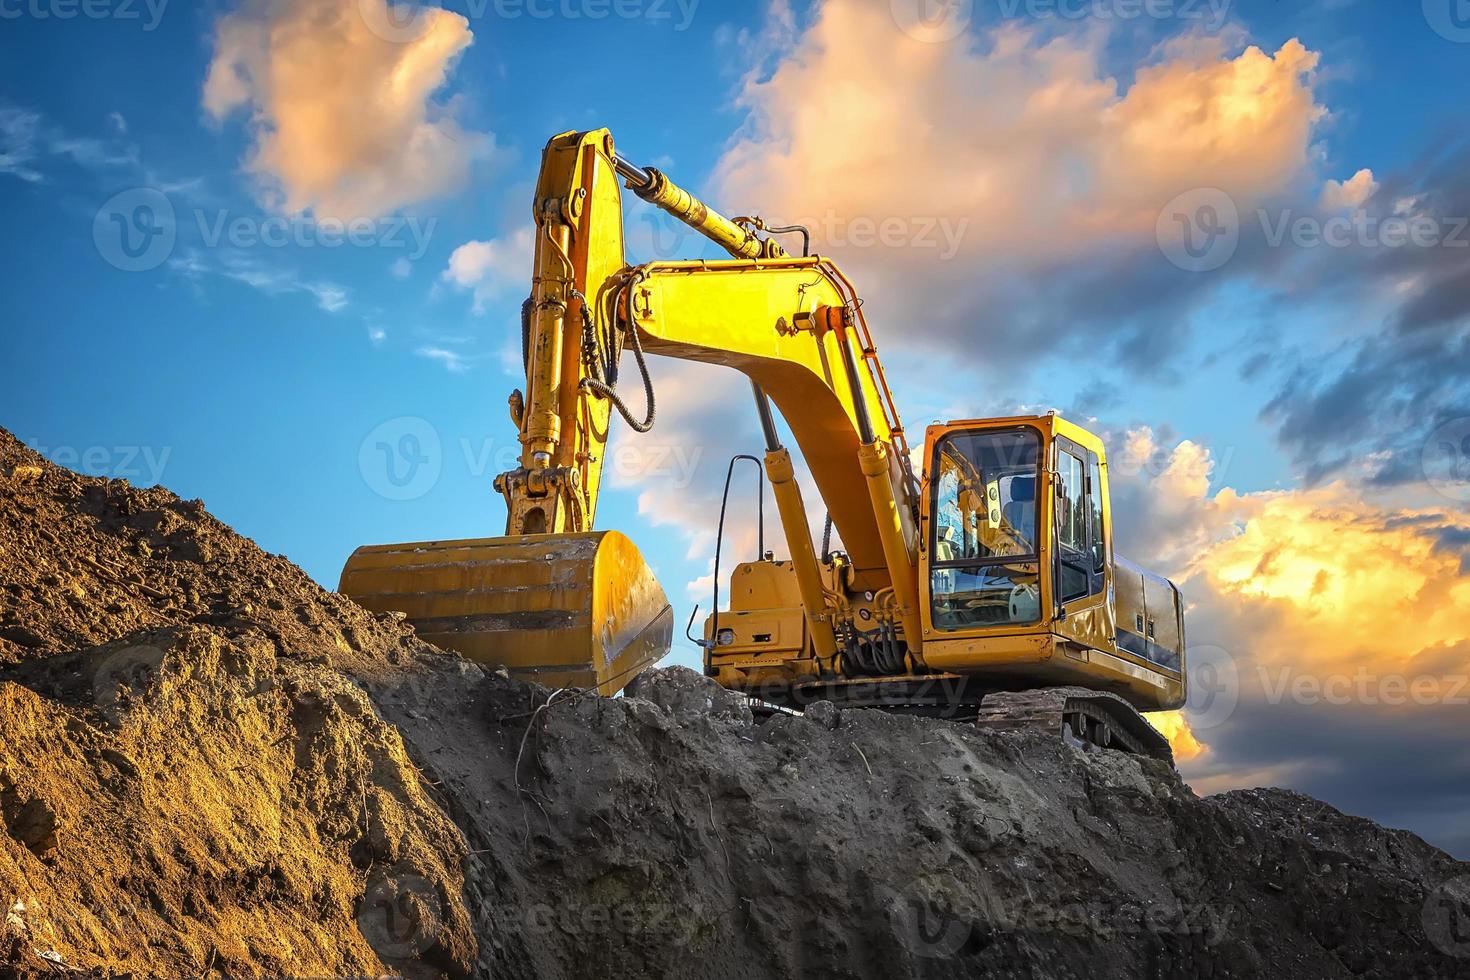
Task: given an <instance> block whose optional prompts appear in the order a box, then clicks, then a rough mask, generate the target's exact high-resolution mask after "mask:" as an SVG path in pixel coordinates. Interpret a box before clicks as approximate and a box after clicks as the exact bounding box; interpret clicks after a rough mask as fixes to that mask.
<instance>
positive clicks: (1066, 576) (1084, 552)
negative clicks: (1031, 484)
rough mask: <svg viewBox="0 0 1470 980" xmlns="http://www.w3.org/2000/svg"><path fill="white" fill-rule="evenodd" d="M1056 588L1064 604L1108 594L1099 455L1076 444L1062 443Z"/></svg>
mask: <svg viewBox="0 0 1470 980" xmlns="http://www.w3.org/2000/svg"><path fill="white" fill-rule="evenodd" d="M1056 535H1057V556H1056V558H1057V563H1056V571H1057V583H1058V590H1059V592H1060V593H1061V600H1062V602H1071V601H1072V600H1074V599H1081V598H1083V597H1085V596H1089V595H1098V594H1099V593H1101V592H1102V590H1103V577H1104V570H1105V567H1106V564H1107V542H1106V540H1105V539H1104V534H1103V517H1102V468H1101V465H1100V463H1099V461H1098V457H1097V454H1096V453H1094V452H1092V451H1090V450H1085V449H1083V448H1082V447H1081V446H1078V445H1077V444H1076V443H1074V442H1072V441H1071V440H1059V441H1058V443H1057V486H1056Z"/></svg>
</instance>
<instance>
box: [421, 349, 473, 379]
mask: <svg viewBox="0 0 1470 980" xmlns="http://www.w3.org/2000/svg"><path fill="white" fill-rule="evenodd" d="M414 353H415V354H417V355H418V356H419V357H426V358H428V359H429V360H431V361H438V362H439V363H440V364H442V365H444V370H446V371H448V372H449V373H450V374H463V373H464V372H466V371H468V370H469V369H470V366H469V362H468V360H467V359H466V358H465V356H464V355H463V354H461V353H459V352H458V351H453V350H450V349H449V348H447V347H420V348H419V349H418V350H416V351H414Z"/></svg>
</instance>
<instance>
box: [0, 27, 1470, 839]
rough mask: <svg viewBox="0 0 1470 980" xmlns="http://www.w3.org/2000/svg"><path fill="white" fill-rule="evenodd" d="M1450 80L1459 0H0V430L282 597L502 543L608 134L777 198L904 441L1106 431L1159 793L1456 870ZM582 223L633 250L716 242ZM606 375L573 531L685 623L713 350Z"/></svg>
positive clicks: (1455, 323) (1468, 452)
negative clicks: (1014, 428) (804, 234)
mask: <svg viewBox="0 0 1470 980" xmlns="http://www.w3.org/2000/svg"><path fill="white" fill-rule="evenodd" d="M1467 69H1470V12H1467V11H1466V10H1465V5H1464V4H1463V2H1461V0H1422V3H1421V2H1406V3H1394V4H1387V3H1377V2H1368V0H1322V2H1305V0H1303V2H1298V3H1290V4H1283V3H1278V2H1272V0H1234V2H1231V0H973V2H966V0H950V2H943V0H861V2H859V0H846V2H839V0H827V2H824V3H823V2H811V3H804V2H798V0H789V2H788V0H763V2H759V3H757V2H750V3H739V4H735V3H716V2H714V0H683V2H680V0H443V2H442V4H440V5H427V6H414V7H409V6H398V7H393V8H390V7H389V6H388V5H387V3H386V0H240V2H211V0H203V2H196V3H188V4H185V3H183V2H181V0H172V2H169V0H0V213H3V214H4V215H5V216H6V218H7V224H8V227H9V229H10V233H9V234H7V235H5V236H4V237H3V238H0V260H3V268H4V278H3V285H4V289H3V294H4V307H3V313H4V317H3V320H0V366H3V383H0V425H3V426H5V427H6V428H8V429H10V430H11V431H13V432H14V433H15V434H16V435H17V436H19V437H20V438H21V439H23V440H24V441H25V442H27V443H28V444H29V445H31V446H32V447H33V448H36V449H37V450H39V451H41V452H42V453H44V454H45V455H47V456H48V457H49V458H51V459H52V460H54V461H56V462H58V463H61V464H63V465H67V466H71V467H72V468H74V469H78V470H81V471H83V472H87V473H91V474H94V475H103V476H110V477H122V478H128V479H130V480H131V481H132V482H133V483H135V484H144V485H146V484H152V483H163V484H166V485H167V486H169V487H170V488H171V489H173V490H174V491H176V492H177V493H179V494H180V495H182V496H184V497H190V498H195V497H197V498H202V499H203V500H204V501H205V502H206V504H207V505H208V506H209V507H210V509H211V510H212V511H213V512H214V513H215V514H217V515H218V516H219V517H220V518H222V519H223V520H225V521H227V522H229V523H230V524H232V525H233V526H234V527H236V528H237V529H238V530H240V531H241V532H242V533H244V534H247V535H249V536H250V537H252V538H254V539H255V540H256V541H258V542H259V543H260V544H261V546H262V547H264V548H266V549H267V550H269V551H272V552H276V553H281V554H285V555H287V556H289V557H290V558H291V559H293V560H294V561H296V562H297V563H299V564H300V565H302V566H303V567H304V568H305V569H306V570H307V571H308V572H309V573H310V574H311V575H313V576H314V577H315V578H316V579H317V580H318V581H320V582H321V583H322V584H323V585H326V586H328V587H335V585H336V581H337V576H338V573H339V572H340V569H341V566H342V563H343V562H344V561H345V559H346V558H347V556H348V555H349V554H350V553H351V551H352V549H353V548H354V547H356V546H358V545H360V544H369V543H384V542H392V541H416V540H426V539H445V538H456V537H478V536H490V535H494V534H498V533H500V531H501V529H502V527H503V522H504V505H503V503H502V502H501V501H500V499H499V497H498V495H496V494H495V493H494V491H493V489H492V488H491V480H492V479H493V478H494V476H495V475H496V474H497V473H499V472H500V471H502V470H504V469H508V468H510V466H511V465H512V461H513V459H514V457H515V455H516V453H517V449H518V446H517V443H516V441H515V429H514V427H513V425H512V424H511V421H510V417H509V413H508V412H507V411H506V409H505V407H504V405H505V401H504V399H505V397H506V395H507V394H508V393H509V391H510V389H511V388H513V387H517V386H520V385H521V384H522V379H521V378H520V377H519V374H520V368H519V351H518V344H519V337H518V327H517V314H518V309H519V305H520V301H521V299H522V298H523V297H524V296H525V294H526V292H527V290H528V287H529V281H528V280H529V262H530V259H529V255H530V237H529V228H530V220H531V216H530V210H529V205H530V197H531V188H532V183H533V181H534V179H535V169H536V166H537V160H538V154H539V150H540V147H541V146H542V145H543V144H544V142H545V141H546V139H547V138H549V137H550V136H551V135H553V134H555V133H558V132H562V131H565V130H570V129H592V128H597V127H603V126H606V127H609V128H610V129H611V130H612V131H613V133H614V134H615V136H616V138H617V141H618V146H619V149H620V151H621V152H623V153H624V154H625V155H626V156H628V157H629V158H631V159H633V160H634V161H636V162H639V163H643V164H647V165H655V166H658V167H661V168H663V169H665V170H667V171H668V172H669V173H670V174H671V175H672V176H674V178H675V179H676V180H678V181H680V182H681V183H683V184H685V185H686V186H688V187H691V188H692V189H695V190H696V191H698V192H699V193H700V194H701V195H702V196H704V197H705V199H706V200H708V201H709V202H710V203H711V204H712V205H714V206H716V207H718V208H721V209H722V210H724V211H725V212H726V213H730V214H749V213H759V214H761V215H763V216H765V217H766V218H768V219H770V220H772V221H773V222H793V221H799V222H803V223H806V224H809V225H810V226H812V228H813V230H814V233H815V237H816V247H817V249H818V250H819V251H821V252H822V253H823V254H827V255H830V256H832V257H834V258H835V259H837V261H838V262H839V263H841V264H842V265H843V267H844V268H845V269H846V270H847V271H848V273H849V275H850V276H851V277H852V278H853V279H854V281H855V282H856V283H857V286H858V290H859V292H860V293H861V294H862V296H863V300H864V303H865V306H864V309H865V312H866V314H867V317H868V319H869V322H870V323H871V324H872V327H873V330H874V334H875V337H876V339H877V343H878V346H879V349H880V352H881V355H882V357H883V359H884V362H885V364H886V366H887V369H888V373H889V378H890V381H891V383H892V385H893V388H894V390H895V393H896V397H897V402H898V407H899V411H900V413H901V414H902V416H903V418H904V419H905V420H906V422H907V425H908V428H909V431H910V432H911V433H916V432H918V431H919V430H921V429H922V428H923V426H924V425H926V424H928V423H930V422H934V421H940V420H947V419H954V418H975V417H984V416H990V415H1001V414H1013V413H1016V412H1038V411H1046V410H1049V409H1056V410H1058V411H1061V412H1062V413H1063V414H1064V415H1066V416H1068V417H1070V418H1072V419H1074V420H1075V421H1078V422H1080V423H1082V424H1084V425H1087V426H1089V427H1090V428H1092V429H1094V430H1095V431H1097V432H1098V433H1099V434H1101V435H1102V436H1103V437H1104V438H1105V440H1106V442H1107V444H1108V448H1109V452H1110V455H1111V472H1112V478H1113V481H1114V484H1115V490H1114V494H1115V498H1116V502H1115V509H1116V512H1117V514H1116V521H1117V525H1118V542H1119V550H1120V551H1121V552H1123V553H1125V554H1128V555H1129V556H1131V557H1134V558H1135V559H1138V560H1140V561H1143V562H1145V563H1147V564H1149V565H1151V566H1152V567H1154V568H1156V569H1157V570H1159V571H1160V572H1163V573H1165V574H1168V575H1170V576H1172V577H1173V578H1174V579H1175V580H1176V581H1177V582H1179V583H1180V585H1181V587H1182V589H1183V591H1184V594H1185V596H1186V600H1187V602H1188V604H1189V605H1188V611H1187V626H1188V632H1189V638H1190V658H1191V662H1192V664H1193V665H1194V666H1193V668H1192V671H1191V678H1192V689H1193V694H1192V696H1191V703H1190V705H1189V706H1188V707H1187V709H1186V710H1185V712H1184V713H1183V715H1182V716H1179V717H1166V718H1162V719H1161V720H1160V723H1161V724H1163V725H1166V726H1167V727H1168V728H1169V730H1170V732H1171V736H1172V737H1173V739H1174V742H1175V746H1176V751H1177V753H1178V756H1179V759H1180V764H1181V770H1182V771H1183V773H1184V775H1185V776H1186V778H1187V779H1188V780H1189V781H1190V783H1191V785H1193V786H1194V787H1195V789H1196V791H1198V792H1201V793H1210V792H1218V791H1223V790H1228V789H1231V788H1237V787H1246V786H1254V785H1278V786H1286V787H1290V788H1293V789H1297V790H1300V791H1302V792H1305V793H1309V794H1312V795H1314V796H1318V797H1320V798H1322V799H1325V800H1327V801H1328V802H1330V803H1332V804H1334V805H1336V806H1338V807H1340V808H1342V809H1344V810H1347V811H1349V812H1352V813H1358V814H1362V815H1365V816H1369V817H1372V818H1374V819H1377V820H1380V821H1382V822H1384V823H1387V824H1389V825H1391V826H1396V827H1406V828H1408V829H1411V830H1414V831H1415V832H1417V833H1420V834H1421V835H1423V836H1425V837H1426V838H1427V839H1429V840H1430V841H1431V842H1433V843H1435V844H1437V845H1439V846H1441V847H1443V848H1446V849H1447V850H1450V851H1451V852H1453V853H1455V854H1457V855H1458V856H1460V857H1470V822H1467V819H1466V814H1470V746H1467V744H1466V742H1465V740H1464V738H1463V733H1464V731H1465V722H1466V719H1467V717H1470V682H1467V677H1470V371H1467V366H1470V228H1467V225H1470V146H1467V140H1466V136H1467V134H1466V131H1465V123H1464V104H1465V99H1466V96H1467V94H1470V92H1467V89H1470V70H1467ZM625 207H626V222H627V226H628V231H629V247H630V259H631V260H633V261H648V260H653V259H661V258H673V257H688V258H698V257H716V253H715V251H714V250H713V247H712V246H708V245H707V244H704V243H702V242H701V241H698V240H695V239H694V238H691V237H690V236H689V235H687V234H683V233H681V232H680V230H679V229H678V228H675V227H673V226H672V225H671V224H670V223H669V222H668V221H667V220H666V219H664V218H662V217H661V216H657V215H653V214H650V213H649V212H648V210H647V209H646V208H645V207H644V206H642V205H641V203H639V202H637V201H635V200H633V199H632V198H631V196H628V197H627V199H626V201H625ZM652 367H653V377H654V383H655V385H656V388H657V392H658V399H659V405H660V409H659V422H658V425H657V426H656V428H655V430H654V431H653V432H652V433H650V434H649V435H647V436H641V437H632V435H631V434H630V433H628V432H620V433H618V435H617V436H616V437H615V440H614V446H613V449H612V452H611V453H610V455H609V460H610V470H611V472H610V484H611V486H610V488H609V489H608V491H607V492H606V493H605V495H604V497H603V500H602V502H601V505H600V510H599V513H598V522H599V524H600V525H601V526H603V527H615V528H619V529H622V530H625V531H626V532H628V533H629V534H630V536H632V537H633V538H634V540H635V541H637V542H638V543H639V545H640V547H641V548H642V549H643V551H644V553H645V555H646V556H647V557H648V559H649V561H650V563H651V564H652V565H653V566H654V568H655V569H656V570H657V572H658V573H659V575H660V577H661V579H662V580H663V582H664V584H665V586H666V588H667V589H668V591H669V594H670V596H671V599H672V600H673V602H674V604H675V607H676V617H677V619H678V620H679V623H680V624H681V625H682V622H683V620H684V619H686V618H687V617H688V615H689V614H690V612H691V611H692V610H693V607H694V604H695V603H696V602H698V603H701V604H702V605H703V607H704V608H705V609H706V610H707V609H708V607H709V603H710V589H711V585H712V578H711V559H712V553H713V546H714V534H713V528H714V524H715V518H716V516H717V513H718V507H719V498H720V490H721V487H722V484H723V481H724V476H725V467H726V463H727V461H728V459H729V457H730V456H731V455H732V454H734V453H739V452H756V451H758V450H759V448H760V445H761V443H760V440H759V435H758V429H757V425H756V420H755V417H754V412H753V411H751V406H750V404H749V396H748V388H747V387H746V385H745V382H744V379H743V378H741V377H739V376H738V375H736V374H734V373H733V372H728V371H721V370H720V369H717V368H713V367H709V366H704V365H688V364H681V363H678V362H673V361H655V362H654V363H653V365H652ZM632 401H633V402H634V408H635V410H636V408H637V405H638V398H637V396H634V397H633V398H632ZM808 496H809V499H813V498H812V494H811V493H810V490H809V494H808ZM749 497H750V493H749V491H748V489H747V490H744V491H741V492H740V494H739V495H738V496H737V497H736V498H735V499H734V501H733V502H732V520H731V528H730V531H729V543H730V551H731V553H733V554H735V555H736V556H737V557H744V556H746V555H753V554H754V552H755V533H754V527H753V514H752V513H751V512H752V511H753V510H754V506H753V502H752V501H751V500H750V499H749ZM771 530H772V531H773V535H772V536H773V537H774V536H775V535H774V526H773V527H772V528H771ZM778 550H779V548H778ZM670 662H674V663H685V664H697V663H698V654H697V651H695V650H694V648H693V647H692V646H690V645H689V644H687V643H685V642H684V641H683V640H682V639H681V640H680V641H679V643H678V645H677V646H676V649H675V651H674V652H673V654H672V655H671V657H670Z"/></svg>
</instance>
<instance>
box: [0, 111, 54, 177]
mask: <svg viewBox="0 0 1470 980" xmlns="http://www.w3.org/2000/svg"><path fill="white" fill-rule="evenodd" d="M40 126H41V117H40V116H39V115H38V114H37V113H34V112H29V111H27V110H24V109H19V108H16V107H15V106H0V173H5V174H10V175H11V176H13V177H19V178H20V179H21V180H24V181H26V182H27V183H32V184H36V183H40V182H41V180H43V179H44V178H42V176H41V174H40V172H39V171H37V170H36V169H35V168H34V167H33V166H32V164H33V163H34V162H35V160H36V158H37V156H38V155H39V152H38V150H37V148H36V140H37V135H38V132H39V129H40Z"/></svg>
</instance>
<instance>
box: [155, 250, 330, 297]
mask: <svg viewBox="0 0 1470 980" xmlns="http://www.w3.org/2000/svg"><path fill="white" fill-rule="evenodd" d="M168 267H169V268H170V269H172V270H173V271H174V272H177V273H179V274H180V275H182V276H183V277H185V278H186V279H191V280H194V281H198V280H199V279H201V278H203V277H204V276H219V277H221V278H224V279H229V280H231V281H233V282H238V283H242V284H244V285H246V286H249V287H250V288H252V289H256V290H259V291H260V292H262V293H264V294H266V295H267V296H286V295H291V294H298V293H299V294H306V295H308V296H310V297H312V299H313V300H314V301H315V302H316V305H317V307H318V308H320V309H321V310H323V311H325V312H327V313H341V312H342V311H343V310H345V309H347V307H348V305H349V295H350V294H349V293H348V290H347V289H346V287H344V286H340V285H338V284H337V283H334V282H329V281H326V280H313V279H303V278H302V277H301V275H300V273H298V272H296V271H295V270H294V269H288V268H285V267H282V266H275V265H268V264H266V263H263V262H261V261H259V260H258V259H256V258H254V257H253V256H249V255H245V254H243V253H240V252H233V251H227V252H222V253H221V254H220V256H219V259H218V261H214V260H212V258H207V257H206V256H205V254H204V253H201V252H199V251H197V250H195V249H189V250H188V251H186V252H183V253H181V254H179V255H178V256H176V257H174V258H172V259H170V260H169V262H168Z"/></svg>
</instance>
